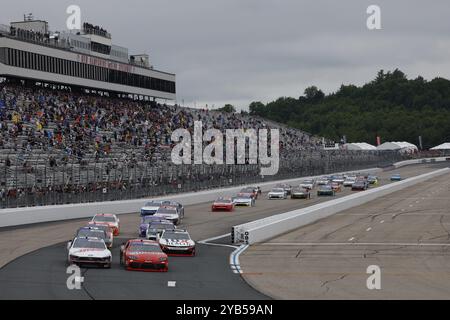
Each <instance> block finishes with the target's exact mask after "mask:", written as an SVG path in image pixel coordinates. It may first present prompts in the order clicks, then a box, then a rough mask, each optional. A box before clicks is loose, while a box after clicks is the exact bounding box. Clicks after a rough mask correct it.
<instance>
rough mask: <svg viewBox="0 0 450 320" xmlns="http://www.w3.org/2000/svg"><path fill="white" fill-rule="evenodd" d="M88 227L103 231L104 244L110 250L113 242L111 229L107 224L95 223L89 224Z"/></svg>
mask: <svg viewBox="0 0 450 320" xmlns="http://www.w3.org/2000/svg"><path fill="white" fill-rule="evenodd" d="M88 227H92V228H97V229H100V230H103V231H104V232H105V233H106V239H105V244H106V246H107V247H108V248H112V246H113V242H114V234H113V231H112V229H111V228H110V227H109V225H108V224H107V223H101V222H97V223H93V224H92V223H90V224H89V225H88Z"/></svg>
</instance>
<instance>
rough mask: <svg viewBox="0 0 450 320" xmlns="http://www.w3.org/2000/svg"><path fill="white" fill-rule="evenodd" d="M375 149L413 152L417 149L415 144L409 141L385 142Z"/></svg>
mask: <svg viewBox="0 0 450 320" xmlns="http://www.w3.org/2000/svg"><path fill="white" fill-rule="evenodd" d="M377 150H398V151H401V152H415V151H417V150H419V149H418V148H417V146H416V145H414V144H412V143H409V142H405V141H403V142H385V143H383V144H380V145H379V146H378V147H377Z"/></svg>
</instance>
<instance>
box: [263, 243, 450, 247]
mask: <svg viewBox="0 0 450 320" xmlns="http://www.w3.org/2000/svg"><path fill="white" fill-rule="evenodd" d="M259 245H261V246H292V247H301V246H323V247H326V246H396V247H397V246H405V247H450V243H422V242H421V243H403V242H398V243H395V242H352V243H349V242H298V243H296V242H266V243H261V244H259Z"/></svg>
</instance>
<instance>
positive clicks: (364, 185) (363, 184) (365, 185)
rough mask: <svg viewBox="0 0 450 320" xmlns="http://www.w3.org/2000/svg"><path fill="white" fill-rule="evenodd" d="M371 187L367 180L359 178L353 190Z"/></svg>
mask: <svg viewBox="0 0 450 320" xmlns="http://www.w3.org/2000/svg"><path fill="white" fill-rule="evenodd" d="M368 188H369V184H368V182H367V181H366V180H363V179H358V180H356V181H355V183H354V184H353V185H352V191H364V190H367V189H368Z"/></svg>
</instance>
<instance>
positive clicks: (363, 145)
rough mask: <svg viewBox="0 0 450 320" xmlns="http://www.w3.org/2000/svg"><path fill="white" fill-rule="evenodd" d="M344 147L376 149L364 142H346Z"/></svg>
mask: <svg viewBox="0 0 450 320" xmlns="http://www.w3.org/2000/svg"><path fill="white" fill-rule="evenodd" d="M344 147H345V149H347V150H364V151H366V150H377V147H375V146H373V145H371V144H368V143H366V142H354V143H347V144H345V146H344Z"/></svg>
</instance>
